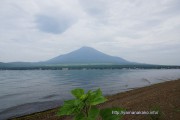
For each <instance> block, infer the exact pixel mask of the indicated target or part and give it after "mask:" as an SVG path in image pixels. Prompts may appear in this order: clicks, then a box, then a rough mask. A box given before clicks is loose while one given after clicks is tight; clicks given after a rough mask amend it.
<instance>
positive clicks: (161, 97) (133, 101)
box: [11, 79, 180, 120]
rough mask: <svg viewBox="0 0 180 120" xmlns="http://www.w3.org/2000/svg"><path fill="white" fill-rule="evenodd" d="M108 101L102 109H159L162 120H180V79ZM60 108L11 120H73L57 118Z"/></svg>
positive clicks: (134, 119)
mask: <svg viewBox="0 0 180 120" xmlns="http://www.w3.org/2000/svg"><path fill="white" fill-rule="evenodd" d="M107 98H108V101H107V102H105V103H103V104H101V105H99V106H98V107H99V108H100V109H101V108H111V107H123V108H125V109H126V111H150V110H151V108H152V107H158V108H159V109H160V110H161V112H162V115H161V117H160V120H180V79H179V80H174V81H168V82H164V83H158V84H154V85H151V86H147V87H143V88H137V89H134V90H131V91H127V92H123V93H118V94H115V95H112V96H107ZM58 109H59V108H54V109H51V110H47V111H43V112H38V113H34V114H30V115H26V116H22V117H18V118H14V119H11V120H72V118H71V117H66V116H64V117H57V116H56V113H57V111H58ZM123 120H151V118H150V116H149V115H142V114H140V115H133V114H131V115H124V116H123Z"/></svg>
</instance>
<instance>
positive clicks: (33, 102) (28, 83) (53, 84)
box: [0, 69, 180, 120]
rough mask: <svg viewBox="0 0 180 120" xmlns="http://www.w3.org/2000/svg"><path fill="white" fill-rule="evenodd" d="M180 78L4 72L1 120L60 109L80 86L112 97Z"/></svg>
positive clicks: (172, 72) (173, 72)
mask: <svg viewBox="0 0 180 120" xmlns="http://www.w3.org/2000/svg"><path fill="white" fill-rule="evenodd" d="M178 78H180V70H179V69H168V70H166V69H161V70H155V69H151V70H143V69H141V70H136V69H134V70H128V69H121V70H24V71H21V70H19V71H18V70H16V71H13V70H7V71H0V120H3V119H6V118H9V117H13V116H19V115H24V114H29V113H32V112H37V111H42V110H46V109H49V108H53V107H57V106H59V105H61V104H62V102H63V101H64V100H66V99H70V98H72V96H71V94H70V91H71V90H72V89H74V88H77V87H80V88H83V89H85V90H86V91H87V90H89V89H97V88H101V89H102V91H103V94H104V95H108V94H115V93H118V92H123V91H127V90H131V89H134V88H138V87H143V86H148V85H151V84H155V83H159V82H164V81H169V80H175V79H178Z"/></svg>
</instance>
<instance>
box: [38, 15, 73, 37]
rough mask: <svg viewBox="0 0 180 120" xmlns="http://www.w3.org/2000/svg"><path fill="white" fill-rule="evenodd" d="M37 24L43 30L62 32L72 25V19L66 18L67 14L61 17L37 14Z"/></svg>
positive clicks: (54, 32) (55, 32)
mask: <svg viewBox="0 0 180 120" xmlns="http://www.w3.org/2000/svg"><path fill="white" fill-rule="evenodd" d="M36 24H37V27H38V29H39V30H41V31H42V32H47V33H53V34H61V33H63V32H65V31H66V30H67V29H68V28H69V27H70V26H71V25H72V21H71V19H69V18H66V16H61V18H60V19H58V18H55V17H52V16H47V15H37V16H36Z"/></svg>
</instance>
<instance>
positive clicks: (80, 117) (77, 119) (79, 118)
mask: <svg viewBox="0 0 180 120" xmlns="http://www.w3.org/2000/svg"><path fill="white" fill-rule="evenodd" d="M74 120H86V117H85V115H84V114H83V113H82V112H81V113H79V114H77V115H76V116H75V117H74Z"/></svg>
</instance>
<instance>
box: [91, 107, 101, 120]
mask: <svg viewBox="0 0 180 120" xmlns="http://www.w3.org/2000/svg"><path fill="white" fill-rule="evenodd" d="M99 111H100V110H99V109H97V108H95V107H92V108H91V109H90V110H89V112H88V118H89V119H92V120H96V118H97V116H98V115H99Z"/></svg>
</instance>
